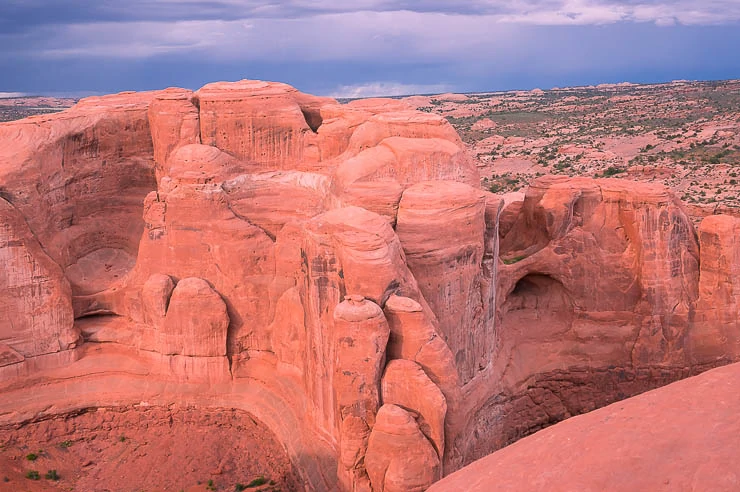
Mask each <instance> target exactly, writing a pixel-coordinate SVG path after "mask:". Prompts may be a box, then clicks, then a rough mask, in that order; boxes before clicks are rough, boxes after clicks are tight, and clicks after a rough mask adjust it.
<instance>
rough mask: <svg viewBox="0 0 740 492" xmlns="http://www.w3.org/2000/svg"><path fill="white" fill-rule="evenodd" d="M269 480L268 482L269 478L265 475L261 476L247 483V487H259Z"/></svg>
mask: <svg viewBox="0 0 740 492" xmlns="http://www.w3.org/2000/svg"><path fill="white" fill-rule="evenodd" d="M267 482H268V480H267V479H266V478H265V477H263V476H259V477H257V478H255V479H254V480H252V481H251V482H249V483H248V484H247V488H248V489H251V488H252V487H259V486H260V485H264V484H266V483H267Z"/></svg>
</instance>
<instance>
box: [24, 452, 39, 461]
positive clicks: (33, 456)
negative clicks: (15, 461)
mask: <svg viewBox="0 0 740 492" xmlns="http://www.w3.org/2000/svg"><path fill="white" fill-rule="evenodd" d="M38 457H39V455H37V454H36V453H28V454H27V455H26V459H27V460H28V461H36V460H37V459H38Z"/></svg>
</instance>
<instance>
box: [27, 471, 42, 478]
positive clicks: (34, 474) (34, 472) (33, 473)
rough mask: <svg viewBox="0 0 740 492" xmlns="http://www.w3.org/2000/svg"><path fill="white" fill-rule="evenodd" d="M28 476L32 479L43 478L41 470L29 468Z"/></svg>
mask: <svg viewBox="0 0 740 492" xmlns="http://www.w3.org/2000/svg"><path fill="white" fill-rule="evenodd" d="M26 478H28V479H31V480H38V479H40V478H41V475H39V472H37V471H36V470H28V471H27V472H26Z"/></svg>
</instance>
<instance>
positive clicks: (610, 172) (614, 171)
mask: <svg viewBox="0 0 740 492" xmlns="http://www.w3.org/2000/svg"><path fill="white" fill-rule="evenodd" d="M623 172H625V170H624V169H622V168H621V167H616V166H609V167H608V168H606V169H605V170H604V174H603V176H604V177H605V178H608V177H609V176H614V175H616V174H620V173H623Z"/></svg>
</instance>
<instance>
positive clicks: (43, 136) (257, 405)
mask: <svg viewBox="0 0 740 492" xmlns="http://www.w3.org/2000/svg"><path fill="white" fill-rule="evenodd" d="M0 139H2V141H3V142H4V143H5V144H6V145H4V146H3V147H2V148H0V197H1V199H0V215H2V217H3V219H4V220H3V222H4V224H5V225H4V227H3V228H2V229H0V258H3V259H4V265H6V267H5V271H4V273H2V274H0V392H2V394H3V395H7V397H5V398H2V399H0V427H1V426H2V425H11V424H17V423H21V422H24V421H28V420H30V419H33V418H35V417H37V416H38V415H40V414H41V413H49V412H51V413H59V414H61V413H64V412H71V411H75V410H77V409H82V408H86V407H90V406H100V405H107V406H125V405H131V404H136V403H138V402H141V401H147V402H151V403H152V404H163V405H166V404H168V403H171V402H173V401H182V402H186V403H188V404H192V405H202V406H204V407H215V408H219V407H228V408H238V409H242V410H246V411H248V412H250V413H252V414H253V415H255V416H256V417H257V418H258V419H260V420H261V421H262V422H264V423H265V425H266V426H267V427H268V428H269V429H270V430H271V431H272V432H273V433H274V434H275V435H276V436H277V438H278V439H279V440H281V442H282V443H283V445H284V446H285V448H286V450H287V452H288V455H289V456H290V457H291V459H292V460H293V463H294V465H295V467H296V469H297V470H298V472H299V473H300V474H301V477H302V479H303V481H304V483H305V485H306V486H307V487H308V488H309V489H311V488H312V489H315V490H331V489H337V488H339V489H342V490H357V491H360V490H374V491H382V490H386V491H400V490H424V489H425V488H426V487H428V486H429V485H431V483H432V482H434V481H435V480H437V479H439V478H440V477H442V476H445V475H447V474H449V473H451V472H453V471H455V470H457V469H459V468H460V467H462V466H463V465H465V464H467V463H470V462H471V461H473V460H475V459H477V458H480V457H482V456H484V455H486V454H488V453H490V452H492V451H494V450H496V449H499V448H501V447H503V446H505V445H506V444H509V443H511V442H513V441H515V440H517V439H519V438H520V437H523V436H526V435H528V434H530V433H532V432H534V431H535V430H537V429H540V428H542V427H545V426H548V425H550V424H553V423H555V422H557V421H559V420H563V419H565V418H567V417H570V416H573V415H576V414H579V413H583V412H587V411H590V410H593V409H594V408H597V407H601V406H604V405H607V404H609V403H611V402H614V401H617V400H621V399H623V398H626V397H629V396H632V395H635V394H637V393H640V392H643V391H646V390H649V389H651V388H655V387H658V386H662V385H664V384H667V383H669V382H672V381H674V380H677V379H681V378H684V377H686V376H689V375H691V374H694V373H698V372H701V371H703V370H705V369H707V368H710V367H713V366H716V365H720V364H724V363H727V362H730V361H733V360H737V359H738V357H739V356H740V329H738V326H737V322H736V320H735V316H734V315H735V312H736V310H737V306H736V299H735V298H734V297H733V292H734V290H733V285H734V283H735V282H736V280H735V278H734V277H736V275H735V270H736V269H737V268H739V267H738V266H737V265H740V263H738V260H740V258H738V253H737V251H738V247H737V246H736V241H735V239H734V238H735V236H736V234H735V230H736V229H737V227H738V225H737V224H736V221H737V220H738V219H732V218H727V217H722V218H708V219H706V220H705V222H704V223H703V224H702V226H701V227H700V235H699V237H698V239H697V235H696V232H695V230H694V228H693V226H692V223H691V222H690V221H689V219H688V218H687V216H686V214H685V212H684V210H683V208H682V205H681V204H680V202H679V201H678V200H677V199H676V198H675V197H674V196H673V195H672V194H671V193H670V192H669V191H668V190H667V189H665V188H663V187H661V186H650V185H644V184H633V183H627V182H624V181H621V180H609V179H602V180H591V179H574V180H565V179H561V178H553V177H546V178H542V179H540V180H539V181H537V182H535V183H534V184H533V185H532V186H531V187H530V188H529V190H528V191H527V193H526V196H525V197H524V200H523V201H514V202H513V203H509V204H508V205H507V206H506V207H505V208H504V200H503V199H502V197H498V196H496V195H493V194H491V193H488V192H484V191H481V190H480V188H479V176H478V172H477V169H476V166H475V165H474V163H473V161H472V160H471V159H470V157H469V156H468V155H467V154H466V152H465V149H464V145H463V143H462V141H461V140H460V138H459V137H458V136H457V134H456V133H455V131H454V130H453V129H452V127H451V126H450V125H449V124H448V123H447V122H446V120H444V119H443V118H441V117H439V116H436V115H432V114H429V113H422V112H417V111H413V110H411V109H409V107H408V106H407V105H406V104H405V103H403V102H401V101H394V100H383V99H378V100H364V101H355V102H351V103H349V104H345V105H342V104H339V103H337V102H336V101H334V100H332V99H328V98H318V97H314V96H310V95H307V94H302V93H300V92H298V91H297V90H295V89H294V88H292V87H290V86H287V85H284V84H278V83H267V82H258V81H242V82H237V83H216V84H209V85H207V86H205V87H203V88H202V89H200V90H199V91H196V92H191V91H187V90H184V89H167V90H164V91H157V92H149V93H140V94H137V93H123V94H118V95H114V96H105V97H96V98H89V99H85V100H83V101H81V102H80V103H79V104H78V105H77V106H75V107H73V108H72V109H70V110H68V111H64V112H62V113H60V114H57V115H53V116H42V117H34V118H30V119H26V120H21V121H18V122H13V123H7V124H2V125H0ZM734 221H735V222H734ZM38 381H42V382H43V384H42V385H41V387H37V386H33V385H34V384H36V383H35V382H38ZM62 386H63V387H64V391H57V390H56V388H59V387H62ZM412 451H413V452H412Z"/></svg>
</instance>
